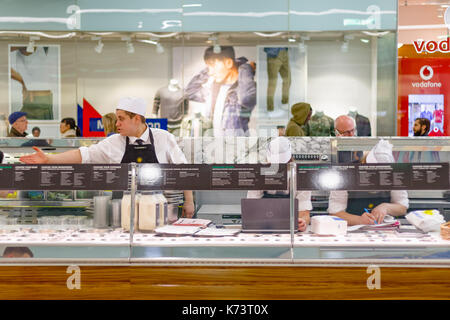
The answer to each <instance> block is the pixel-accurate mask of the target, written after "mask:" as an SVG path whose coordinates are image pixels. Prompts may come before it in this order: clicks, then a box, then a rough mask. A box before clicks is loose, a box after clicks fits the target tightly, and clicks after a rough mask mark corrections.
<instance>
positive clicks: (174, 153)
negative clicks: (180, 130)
mask: <svg viewBox="0 0 450 320" xmlns="http://www.w3.org/2000/svg"><path fill="white" fill-rule="evenodd" d="M166 152H167V159H169V163H175V164H176V163H188V162H187V160H186V157H185V156H184V153H183V151H181V148H180V147H179V146H178V144H177V140H176V139H175V136H174V135H173V134H171V133H169V134H168V135H167V150H166Z"/></svg>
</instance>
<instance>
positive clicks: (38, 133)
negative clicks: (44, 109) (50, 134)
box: [31, 127, 41, 138]
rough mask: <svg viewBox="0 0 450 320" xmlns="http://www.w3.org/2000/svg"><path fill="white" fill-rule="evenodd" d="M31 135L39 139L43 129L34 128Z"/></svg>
mask: <svg viewBox="0 0 450 320" xmlns="http://www.w3.org/2000/svg"><path fill="white" fill-rule="evenodd" d="M31 134H32V135H33V137H35V138H38V137H39V136H40V135H41V129H39V127H34V128H33V129H32V130H31Z"/></svg>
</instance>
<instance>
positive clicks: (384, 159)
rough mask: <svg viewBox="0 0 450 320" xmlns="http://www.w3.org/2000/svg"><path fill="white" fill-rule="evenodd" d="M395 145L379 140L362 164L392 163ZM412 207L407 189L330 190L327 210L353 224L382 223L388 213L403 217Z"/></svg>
mask: <svg viewBox="0 0 450 320" xmlns="http://www.w3.org/2000/svg"><path fill="white" fill-rule="evenodd" d="M393 162H394V157H393V155H392V145H391V144H390V143H389V142H387V141H385V140H380V141H379V142H378V143H377V144H376V145H375V147H373V148H372V150H370V152H369V154H368V155H367V156H365V157H363V160H362V163H393ZM408 207H409V200H408V193H407V192H406V191H405V190H392V191H371V192H367V191H346V190H335V191H330V197H329V200H328V213H330V214H333V215H336V216H338V217H339V218H341V219H344V220H346V221H347V222H348V224H349V225H350V226H352V225H360V224H378V223H382V222H383V220H384V217H385V216H386V215H391V216H401V215H404V214H405V213H406V210H407V209H408Z"/></svg>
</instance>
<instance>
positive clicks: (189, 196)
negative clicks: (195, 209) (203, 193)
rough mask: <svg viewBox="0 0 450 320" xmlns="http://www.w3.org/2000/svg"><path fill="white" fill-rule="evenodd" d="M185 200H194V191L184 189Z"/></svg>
mask: <svg viewBox="0 0 450 320" xmlns="http://www.w3.org/2000/svg"><path fill="white" fill-rule="evenodd" d="M184 202H194V196H193V194H192V191H190V190H186V191H184Z"/></svg>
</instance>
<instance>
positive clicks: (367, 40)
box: [360, 39, 370, 43]
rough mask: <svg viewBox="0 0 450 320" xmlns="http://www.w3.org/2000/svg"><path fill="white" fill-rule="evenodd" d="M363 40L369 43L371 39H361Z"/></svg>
mask: <svg viewBox="0 0 450 320" xmlns="http://www.w3.org/2000/svg"><path fill="white" fill-rule="evenodd" d="M360 40H361V42H364V43H369V41H370V40H369V39H360Z"/></svg>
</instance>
